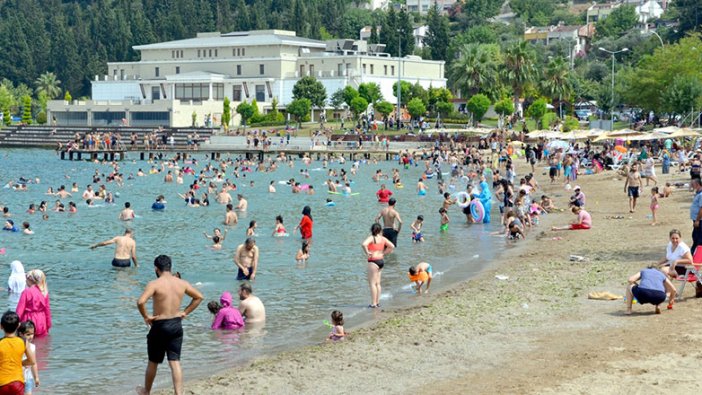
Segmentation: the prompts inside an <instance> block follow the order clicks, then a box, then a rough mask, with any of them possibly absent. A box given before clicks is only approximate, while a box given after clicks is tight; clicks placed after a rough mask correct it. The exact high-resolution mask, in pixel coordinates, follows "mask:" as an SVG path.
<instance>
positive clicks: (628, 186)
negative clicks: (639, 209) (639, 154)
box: [624, 163, 641, 213]
mask: <svg viewBox="0 0 702 395" xmlns="http://www.w3.org/2000/svg"><path fill="white" fill-rule="evenodd" d="M640 189H641V174H639V167H638V165H637V164H636V163H634V164H633V165H631V169H630V170H629V174H627V175H626V181H625V182H624V192H626V193H627V195H629V212H630V213H633V212H634V210H636V199H638V198H639V192H640Z"/></svg>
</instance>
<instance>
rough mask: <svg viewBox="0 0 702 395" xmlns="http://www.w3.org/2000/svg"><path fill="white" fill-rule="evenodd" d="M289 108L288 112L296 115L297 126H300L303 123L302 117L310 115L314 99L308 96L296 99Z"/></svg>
mask: <svg viewBox="0 0 702 395" xmlns="http://www.w3.org/2000/svg"><path fill="white" fill-rule="evenodd" d="M287 110H288V113H290V114H291V115H292V116H294V117H295V122H297V127H298V128H300V126H301V125H302V118H304V117H305V116H307V115H309V113H310V110H312V101H310V99H308V98H306V97H303V98H300V99H295V100H293V101H292V102H290V104H288V106H287Z"/></svg>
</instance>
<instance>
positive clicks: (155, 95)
mask: <svg viewBox="0 0 702 395" xmlns="http://www.w3.org/2000/svg"><path fill="white" fill-rule="evenodd" d="M151 100H161V88H159V87H158V86H152V87H151Z"/></svg>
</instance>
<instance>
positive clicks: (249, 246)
mask: <svg viewBox="0 0 702 395" xmlns="http://www.w3.org/2000/svg"><path fill="white" fill-rule="evenodd" d="M234 264H235V265H236V267H237V268H238V269H239V271H238V272H237V274H236V279H237V280H240V281H241V280H254V279H255V278H256V270H257V269H258V246H256V241H255V240H254V239H253V237H249V238H248V239H246V241H245V242H244V244H239V247H237V248H236V253H234Z"/></svg>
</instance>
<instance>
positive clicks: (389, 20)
mask: <svg viewBox="0 0 702 395" xmlns="http://www.w3.org/2000/svg"><path fill="white" fill-rule="evenodd" d="M398 28H399V25H398V21H397V13H396V12H395V7H389V9H388V12H387V14H386V15H385V20H384V21H383V23H382V25H380V42H381V43H383V44H385V52H387V53H389V54H390V55H391V56H397V55H398V53H399V52H398V51H399V48H398V46H397V44H398V43H397V41H398ZM356 32H358V30H357V31H356ZM356 32H354V35H355V34H356ZM405 55H407V54H406V53H405Z"/></svg>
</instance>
